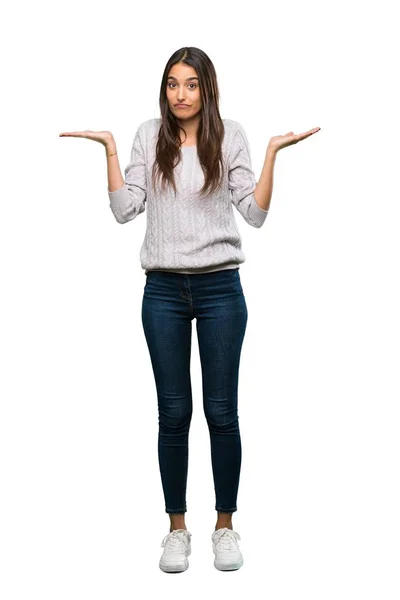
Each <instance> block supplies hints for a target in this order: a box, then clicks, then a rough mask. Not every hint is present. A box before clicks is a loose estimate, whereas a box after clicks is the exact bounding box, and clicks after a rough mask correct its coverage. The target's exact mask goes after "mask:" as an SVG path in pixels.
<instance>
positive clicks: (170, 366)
mask: <svg viewBox="0 0 400 600" xmlns="http://www.w3.org/2000/svg"><path fill="white" fill-rule="evenodd" d="M194 317H195V318H196V328H197V337H198V343H199V355H200V362H201V369H202V384H203V408H204V414H205V417H206V420H207V424H208V429H209V434H210V442H211V462H212V469H213V478H214V490H215V499H216V504H215V510H217V511H218V512H228V513H231V512H235V511H236V510H237V504H236V500H237V494H238V488H239V477H240V467H241V460H242V447H241V441H240V431H239V421H238V418H239V417H238V378H239V362H240V353H241V348H242V342H243V339H244V334H245V330H246V324H247V306H246V301H245V297H244V294H243V289H242V285H241V282H240V275H239V270H238V269H226V270H220V271H214V272H212V273H199V274H183V273H176V272H174V273H173V272H168V271H149V272H148V273H147V275H146V285H145V287H144V294H143V302H142V323H143V329H144V333H145V337H146V341H147V345H148V348H149V352H150V358H151V363H152V368H153V372H154V378H155V384H156V390H157V398H158V424H159V431H158V459H159V467H160V474H161V481H162V487H163V492H164V498H165V512H167V513H173V514H176V513H184V512H186V511H187V506H186V483H187V474H188V455H189V452H188V438H189V427H190V422H191V418H192V409H193V406H192V388H191V380H190V354H191V339H192V320H193V318H194Z"/></svg>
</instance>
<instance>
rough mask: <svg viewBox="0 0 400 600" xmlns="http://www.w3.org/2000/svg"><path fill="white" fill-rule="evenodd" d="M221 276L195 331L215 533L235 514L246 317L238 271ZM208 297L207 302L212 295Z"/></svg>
mask: <svg viewBox="0 0 400 600" xmlns="http://www.w3.org/2000/svg"><path fill="white" fill-rule="evenodd" d="M222 273H223V275H221V278H220V279H219V280H218V285H216V286H214V287H213V288H212V289H213V290H214V291H213V292H212V293H215V299H214V301H213V302H210V301H209V300H208V304H207V305H206V304H204V307H202V310H198V313H197V315H196V316H197V323H196V327H197V336H198V341H199V353H200V359H201V366H202V380H203V407H204V413H205V416H206V419H207V423H208V428H209V432H210V442H211V458H212V468H213V477H214V487H215V494H216V505H215V509H216V510H217V511H218V519H217V525H216V529H218V528H220V527H228V528H230V529H231V528H232V513H233V512H235V511H236V510H237V502H236V501H237V494H238V487H239V479H240V468H241V458H242V449H241V439H240V430H239V417H238V380H239V364H240V354H241V348H242V343H243V339H244V334H245V330H246V325H247V316H248V315H247V306H246V302H245V298H244V295H243V290H242V286H241V283H240V278H239V273H235V274H234V275H233V277H232V276H230V275H228V274H227V273H226V272H225V273H224V272H222ZM229 277H230V278H229ZM210 289H211V288H209V290H210ZM208 294H209V295H208V296H207V298H209V297H210V291H208Z"/></svg>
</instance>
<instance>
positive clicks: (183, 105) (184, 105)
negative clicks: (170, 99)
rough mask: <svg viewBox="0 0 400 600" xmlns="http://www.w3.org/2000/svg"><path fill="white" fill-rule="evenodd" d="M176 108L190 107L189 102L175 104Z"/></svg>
mask: <svg viewBox="0 0 400 600" xmlns="http://www.w3.org/2000/svg"><path fill="white" fill-rule="evenodd" d="M175 108H189V106H188V104H175Z"/></svg>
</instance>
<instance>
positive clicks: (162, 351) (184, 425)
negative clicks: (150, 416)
mask: <svg viewBox="0 0 400 600" xmlns="http://www.w3.org/2000/svg"><path fill="white" fill-rule="evenodd" d="M149 275H150V277H149ZM169 275H171V274H170V273H159V272H152V273H149V274H148V277H147V282H146V287H145V293H144V296H143V304H142V322H143V328H144V333H145V337H146V341H147V345H148V348H149V352H150V358H151V363H152V368H153V373H154V379H155V384H156V389H157V399H158V415H159V433H158V458H159V468H160V474H161V480H162V486H163V492H164V498H165V512H167V513H168V514H169V516H170V521H171V524H170V525H171V529H170V530H171V531H172V529H185V528H186V526H185V516H184V513H185V512H186V510H187V507H186V483H187V472H188V436H189V427H190V422H191V417H192V390H191V380H190V354H191V334H192V323H191V314H190V311H188V308H187V305H186V304H185V302H184V301H183V300H182V298H181V297H180V295H179V291H180V288H179V280H178V279H176V278H172V277H168V276H169ZM165 276H166V277H165Z"/></svg>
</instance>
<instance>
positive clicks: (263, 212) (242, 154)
mask: <svg viewBox="0 0 400 600" xmlns="http://www.w3.org/2000/svg"><path fill="white" fill-rule="evenodd" d="M232 156H233V159H232V160H231V161H230V165H229V174H228V186H229V190H230V193H231V202H232V204H233V205H234V206H235V207H236V209H237V210H238V211H239V212H240V214H241V215H242V217H243V218H244V220H245V221H246V223H248V224H249V225H251V226H252V227H257V228H259V227H262V225H263V224H264V221H265V219H266V218H267V214H268V209H264V208H263V207H262V206H260V205H259V204H258V203H257V202H256V196H255V192H256V189H257V186H258V184H257V182H256V178H255V176H254V172H253V169H252V166H251V157H250V148H249V143H248V140H247V136H246V134H245V131H244V129H243V127H242V126H241V125H240V124H239V123H237V131H236V133H235V137H234V139H233V143H232ZM263 180H265V177H264V178H263ZM260 181H261V180H260ZM261 184H262V182H261ZM258 189H259V190H260V189H262V188H258ZM257 196H259V192H257Z"/></svg>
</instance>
